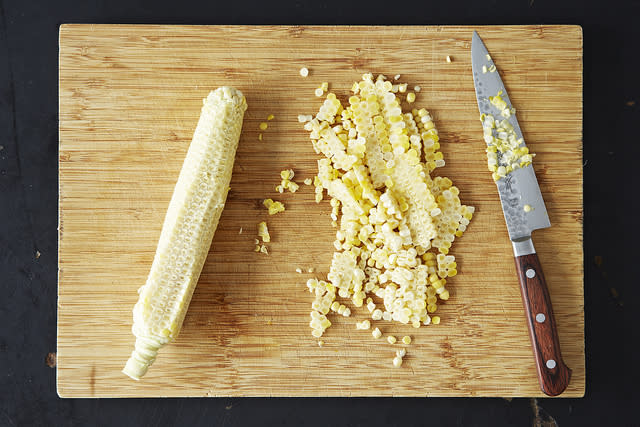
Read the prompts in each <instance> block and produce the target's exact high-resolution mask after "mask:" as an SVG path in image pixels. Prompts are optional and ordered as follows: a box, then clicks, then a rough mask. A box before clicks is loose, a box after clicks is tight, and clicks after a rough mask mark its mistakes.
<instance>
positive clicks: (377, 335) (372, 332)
mask: <svg viewBox="0 0 640 427" xmlns="http://www.w3.org/2000/svg"><path fill="white" fill-rule="evenodd" d="M371 335H373V337H374V338H375V339H378V338H380V337H381V336H382V332H380V329H378V328H375V329H374V330H373V331H371Z"/></svg>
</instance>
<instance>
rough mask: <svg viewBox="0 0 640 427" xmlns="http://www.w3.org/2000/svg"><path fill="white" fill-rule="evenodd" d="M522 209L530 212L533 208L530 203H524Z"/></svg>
mask: <svg viewBox="0 0 640 427" xmlns="http://www.w3.org/2000/svg"><path fill="white" fill-rule="evenodd" d="M523 209H524V211H525V212H531V211H532V210H533V208H532V207H531V205H524V206H523Z"/></svg>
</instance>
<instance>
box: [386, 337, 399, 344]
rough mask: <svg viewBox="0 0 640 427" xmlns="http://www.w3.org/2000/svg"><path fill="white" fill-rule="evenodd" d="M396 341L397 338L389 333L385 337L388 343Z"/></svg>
mask: <svg viewBox="0 0 640 427" xmlns="http://www.w3.org/2000/svg"><path fill="white" fill-rule="evenodd" d="M396 341H397V339H396V337H394V336H393V335H389V336H388V337H387V342H388V343H389V344H395V343H396Z"/></svg>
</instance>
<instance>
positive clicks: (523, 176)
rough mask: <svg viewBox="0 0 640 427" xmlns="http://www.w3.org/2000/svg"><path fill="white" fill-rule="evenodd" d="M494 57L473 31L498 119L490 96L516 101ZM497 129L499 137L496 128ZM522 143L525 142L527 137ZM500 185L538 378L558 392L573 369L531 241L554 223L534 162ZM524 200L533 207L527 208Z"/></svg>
mask: <svg viewBox="0 0 640 427" xmlns="http://www.w3.org/2000/svg"><path fill="white" fill-rule="evenodd" d="M490 58H491V57H490V56H489V52H488V51H487V49H486V48H485V46H484V43H482V40H481V39H480V36H478V33H476V32H475V31H474V32H473V38H472V41H471V65H472V69H473V80H474V84H475V88H476V98H477V100H478V109H479V110H480V114H490V115H492V116H494V118H498V117H500V116H501V113H500V111H498V109H497V108H496V107H494V106H493V105H492V104H491V102H489V99H488V98H489V96H495V95H497V94H498V92H500V91H502V94H501V96H502V99H503V100H504V101H505V102H506V103H507V106H508V107H511V101H510V100H509V95H508V94H507V90H506V89H505V87H504V84H503V83H502V79H501V78H500V75H499V74H498V71H497V69H496V68H495V65H494V64H493V61H492V60H491V59H490ZM492 71H493V72H492ZM500 118H501V117H500ZM508 121H509V122H510V123H511V125H512V126H513V129H514V132H515V133H516V136H517V138H518V139H520V138H522V131H521V130H520V126H519V125H518V120H517V119H516V117H515V114H511V115H510V117H509V118H508ZM493 132H494V136H495V130H494V131H493ZM522 141H524V139H522ZM521 146H524V142H523V143H522V145H521ZM496 185H497V186H498V193H499V194H500V202H501V203H502V212H503V213H504V218H505V221H506V223H507V229H508V231H509V238H510V239H511V243H512V245H513V253H514V255H515V263H516V270H517V273H518V282H519V283H520V291H521V295H522V302H523V305H524V308H525V314H526V318H527V326H528V329H529V337H530V338H531V344H532V349H533V354H534V358H535V361H536V371H537V374H538V382H539V383H540V388H541V389H542V391H543V392H544V393H545V394H547V395H549V396H557V395H559V394H561V393H562V392H563V391H564V390H565V389H566V388H567V386H568V385H569V381H570V379H571V369H570V368H569V367H568V366H567V365H566V364H565V363H564V360H563V359H562V352H561V350H560V340H559V338H558V330H557V328H556V323H555V318H554V315H553V308H552V305H551V298H550V295H549V289H548V288H547V283H546V280H545V277H544V273H543V271H542V266H541V265H540V260H539V259H538V255H537V254H536V250H535V248H534V247H533V242H532V241H531V232H532V231H533V230H537V229H540V228H547V227H550V226H551V223H550V222H549V216H548V215H547V209H546V207H545V205H544V200H543V199H542V194H540V187H538V180H537V179H536V174H535V172H534V171H533V167H532V166H531V165H529V166H527V167H524V168H518V169H515V170H513V171H512V172H511V173H508V174H507V176H505V177H503V178H500V179H498V180H497V181H496ZM525 205H529V206H531V207H532V208H533V209H532V210H529V209H528V212H526V211H525V210H524V207H525Z"/></svg>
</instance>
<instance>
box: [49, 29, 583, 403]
mask: <svg viewBox="0 0 640 427" xmlns="http://www.w3.org/2000/svg"><path fill="white" fill-rule="evenodd" d="M474 29H477V30H478V32H479V34H480V36H481V37H482V38H483V40H484V42H485V44H486V45H487V47H488V49H489V50H490V52H491V54H492V56H493V59H494V60H495V62H496V64H497V65H498V67H499V68H500V70H501V71H502V73H503V75H504V81H505V84H506V86H507V89H508V90H509V95H510V98H511V99H512V101H513V103H514V105H515V107H516V108H517V109H518V118H519V120H520V124H521V127H522V130H523V133H524V135H525V138H526V140H527V144H528V145H529V147H530V148H531V149H532V151H534V152H536V153H537V154H538V156H537V157H536V159H535V162H534V166H535V168H536V172H537V174H538V180H539V182H540V186H541V189H542V193H543V196H544V198H545V201H546V204H547V208H548V211H549V216H550V219H551V223H552V227H551V228H549V229H546V230H540V231H537V232H536V233H534V239H535V242H536V246H537V247H538V248H540V249H541V250H540V252H539V256H540V259H541V262H542V265H544V268H545V272H546V274H547V279H548V285H549V290H550V293H551V299H552V302H553V306H554V310H555V315H556V321H557V326H558V332H559V335H560V343H561V345H562V349H563V355H564V359H565V361H566V363H567V365H568V366H570V367H571V368H572V369H573V375H572V379H571V384H570V385H569V388H568V389H567V391H566V392H565V393H563V394H562V396H564V397H577V396H582V395H583V394H584V384H585V369H584V313H583V306H584V298H583V252H582V142H581V138H582V32H581V29H580V28H579V27H576V26H517V27H514V26H508V27H474ZM471 31H472V28H471V27H299V26H294V27H246V26H201V27H192V26H138V25H128V26H123V25H63V26H61V28H60V153H59V156H60V159H59V162H60V177H59V184H60V202H59V218H60V224H59V284H58V365H57V386H58V393H59V394H60V396H63V397H116V396H372V395H380V396H506V397H513V396H541V395H542V392H541V391H540V388H539V387H538V382H537V378H536V369H535V363H534V359H533V357H532V348H531V344H530V342H529V337H528V333H527V326H526V320H525V316H524V311H523V307H522V302H521V300H520V294H519V289H518V279H517V276H516V270H515V267H514V265H513V261H512V252H511V245H510V242H509V239H508V235H507V231H506V227H505V225H504V220H503V218H502V212H501V210H500V202H499V199H498V195H497V192H496V188H495V185H494V184H493V182H492V180H491V177H490V174H489V173H488V172H487V171H486V166H485V157H484V143H483V142H482V128H481V126H480V124H479V122H478V111H477V108H476V102H475V94H474V89H473V81H472V77H471V64H470V59H469V56H470V53H469V49H470V40H471ZM447 55H449V56H451V58H452V59H453V62H451V63H447V62H446V61H445V58H446V56H447ZM302 66H306V67H308V68H309V70H310V71H311V73H310V75H309V77H307V78H302V77H300V76H299V74H298V70H299V68H300V67H302ZM368 71H371V72H373V73H376V74H377V73H384V74H387V75H395V74H401V75H402V80H403V81H406V82H409V83H410V84H411V85H412V86H413V85H420V86H421V87H422V91H421V92H420V93H419V94H418V97H417V101H416V104H415V105H418V106H424V107H426V108H427V109H429V110H430V111H431V113H432V115H433V116H434V119H435V121H436V125H437V126H438V129H439V131H440V134H441V141H442V150H443V152H444V154H445V159H446V161H447V166H446V167H445V168H444V170H443V172H442V174H443V175H446V176H449V177H451V178H452V179H453V181H454V182H455V183H456V184H457V185H458V186H459V187H460V188H461V195H460V197H461V199H462V201H463V203H466V204H471V205H474V206H475V207H476V215H475V217H474V220H473V222H472V223H471V225H470V227H469V229H468V231H467V233H465V235H464V236H463V237H462V238H461V239H459V240H456V243H455V244H454V246H453V248H452V251H453V253H454V254H455V255H456V257H457V261H458V262H459V266H460V267H459V271H460V274H459V275H458V276H457V277H455V279H452V280H451V281H450V285H448V287H449V289H450V291H451V295H452V296H451V298H450V300H449V301H447V303H446V304H443V305H442V306H441V308H440V309H439V310H438V314H439V315H440V316H441V318H442V323H441V324H440V325H438V326H430V327H423V328H420V329H419V330H416V329H413V328H411V327H407V326H398V325H389V324H387V323H385V322H380V323H379V326H380V328H381V329H382V330H383V332H384V333H394V334H396V335H400V336H402V335H405V334H409V335H411V336H413V339H414V340H413V343H412V344H411V346H409V348H408V354H407V357H406V358H405V363H404V364H403V367H402V368H401V369H393V368H392V367H391V361H392V358H393V355H394V349H393V348H392V347H391V346H390V345H388V344H382V343H381V342H380V341H376V340H374V339H373V338H372V337H371V335H370V333H369V332H365V331H356V330H355V327H354V322H355V321H356V320H362V319H364V318H365V313H364V311H363V310H360V309H356V310H354V311H355V313H356V315H355V316H353V317H352V318H348V319H347V318H342V317H340V318H335V319H332V321H333V322H334V326H332V327H331V328H330V329H329V330H328V331H327V333H326V334H325V337H323V339H324V341H325V343H326V344H325V346H324V347H323V348H319V347H318V346H317V344H316V340H315V339H313V338H312V337H311V334H310V329H309V327H308V315H309V308H310V303H311V297H310V295H309V294H308V292H307V291H306V287H305V285H304V283H305V281H306V279H307V278H308V277H310V276H313V275H317V276H319V277H325V276H326V273H327V271H328V266H329V263H330V260H331V255H332V252H333V250H332V244H331V243H332V240H333V235H334V230H333V229H332V228H331V226H330V222H331V220H330V219H329V213H330V207H329V204H328V202H326V201H325V202H323V203H322V204H319V205H317V204H316V203H315V202H314V201H313V191H312V189H311V188H309V187H306V186H302V188H301V190H300V191H298V193H296V194H290V193H288V194H284V195H277V194H276V193H275V191H274V187H275V185H276V184H277V183H278V172H279V171H280V170H282V169H285V168H293V169H294V170H295V171H296V179H297V181H299V182H301V181H302V180H303V179H304V178H307V177H312V176H313V174H314V172H315V162H316V159H317V155H315V153H314V152H313V149H312V148H311V145H310V142H309V140H308V136H307V134H306V132H305V131H304V130H303V129H302V127H301V125H300V124H299V123H298V122H297V120H296V118H297V115H298V114H300V113H304V114H309V113H314V112H315V111H317V109H318V106H319V102H320V100H319V99H318V98H316V97H315V96H314V95H313V91H314V89H315V88H316V87H317V86H318V85H319V84H320V82H323V81H327V82H330V87H331V89H332V90H334V91H335V92H336V93H337V95H338V96H340V97H341V98H343V99H344V98H346V97H347V93H348V89H349V88H350V86H351V83H352V82H353V81H355V80H357V79H359V78H360V75H361V74H362V73H364V72H368ZM221 85H233V86H235V87H237V88H239V89H240V90H242V91H243V92H244V94H245V95H246V97H247V101H248V104H249V110H248V111H247V114H246V117H245V124H244V129H243V134H242V138H241V141H240V146H239V149H238V154H237V158H236V163H235V167H234V174H233V178H232V182H231V192H230V193H229V197H228V200H227V205H226V209H225V211H224V212H223V214H222V218H221V220H220V226H219V228H218V230H217V233H216V235H215V238H214V242H213V247H212V249H211V251H210V253H209V257H208V259H207V262H206V264H205V267H204V270H203V272H202V276H201V279H200V283H199V285H198V288H197V289H196V292H195V294H194V297H193V300H192V303H191V307H190V310H189V313H188V315H187V317H186V320H185V323H184V327H183V330H182V333H181V335H180V337H179V338H178V340H177V341H176V342H175V344H173V345H170V346H168V347H166V348H164V349H163V350H162V351H161V353H160V355H159V357H158V359H157V361H156V363H155V364H154V366H153V367H152V368H151V369H150V370H149V373H148V374H147V376H146V377H145V378H144V380H143V381H140V382H133V381H131V380H130V379H129V378H127V377H126V376H124V375H123V374H122V373H121V372H120V370H121V369H122V366H123V364H124V362H125V360H126V358H127V357H128V355H129V353H130V352H131V350H132V348H133V342H134V341H133V335H132V334H131V332H130V328H131V322H132V318H131V309H132V307H133V304H134V303H135V301H136V300H137V297H138V295H137V293H136V290H137V289H138V287H139V286H140V285H142V284H143V283H144V281H145V279H146V275H147V273H148V270H149V267H150V265H151V261H152V259H153V254H154V250H155V245H156V242H157V239H158V237H159V234H160V228H161V226H162V220H163V218H164V214H165V211H166V208H167V206H168V203H169V199H170V198H171V193H172V191H173V186H174V184H175V181H176V179H177V176H178V173H179V170H180V167H181V165H182V161H183V159H184V155H185V153H186V150H187V147H188V145H189V142H190V140H191V136H192V133H193V130H194V128H195V125H196V122H197V120H198V115H199V111H200V106H201V102H202V98H203V97H205V96H206V94H207V93H208V92H209V90H211V89H213V88H216V87H218V86H221ZM271 113H273V114H274V115H275V119H274V120H273V121H271V122H269V129H267V131H265V132H264V140H263V141H262V142H261V141H258V134H259V130H258V125H259V123H260V122H262V121H264V120H265V118H266V116H267V115H268V114H271ZM265 197H274V198H276V199H277V200H282V201H284V202H285V204H286V205H287V211H286V212H284V213H281V214H278V215H276V216H273V217H268V215H267V214H266V211H265V209H264V208H263V207H262V206H261V200H262V199H264V198H265ZM265 219H266V220H267V221H268V223H269V229H270V230H271V234H272V239H273V241H272V243H271V245H270V251H271V254H270V255H269V256H265V255H260V254H255V253H254V252H253V239H254V237H255V234H256V224H257V223H258V222H259V221H261V220H265ZM241 227H242V229H243V233H242V234H239V229H240V228H241ZM297 267H300V268H303V269H305V270H306V269H307V268H309V267H313V268H315V269H316V271H317V273H315V274H306V273H305V274H297V273H296V272H295V269H296V268H297Z"/></svg>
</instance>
